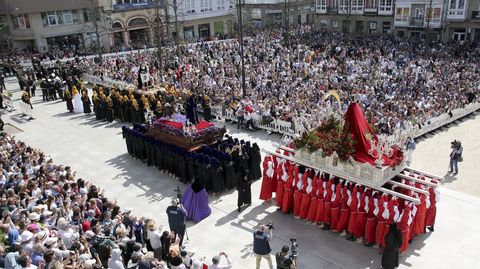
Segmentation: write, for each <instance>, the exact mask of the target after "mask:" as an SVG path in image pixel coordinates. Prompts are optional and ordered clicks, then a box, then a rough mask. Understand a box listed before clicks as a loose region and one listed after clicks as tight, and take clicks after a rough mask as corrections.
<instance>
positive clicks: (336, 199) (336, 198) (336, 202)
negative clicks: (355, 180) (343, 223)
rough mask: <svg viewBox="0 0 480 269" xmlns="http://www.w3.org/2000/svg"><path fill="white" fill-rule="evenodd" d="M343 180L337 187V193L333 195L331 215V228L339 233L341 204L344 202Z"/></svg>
mask: <svg viewBox="0 0 480 269" xmlns="http://www.w3.org/2000/svg"><path fill="white" fill-rule="evenodd" d="M342 183H343V180H339V181H338V183H337V185H336V186H335V193H334V194H333V197H332V209H331V211H332V212H331V215H332V221H331V224H330V227H331V228H332V230H333V231H338V230H337V226H338V220H339V219H340V204H341V201H342V188H343V184H342Z"/></svg>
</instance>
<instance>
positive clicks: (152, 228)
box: [147, 221, 162, 260]
mask: <svg viewBox="0 0 480 269" xmlns="http://www.w3.org/2000/svg"><path fill="white" fill-rule="evenodd" d="M161 231H162V226H160V227H158V229H157V226H156V225H155V222H154V221H151V222H149V223H148V232H147V238H148V240H149V242H150V246H151V247H152V249H153V254H154V257H155V258H156V259H159V260H160V259H162V241H161V240H160V238H161V236H162V234H161Z"/></svg>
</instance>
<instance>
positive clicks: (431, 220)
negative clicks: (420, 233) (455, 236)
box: [425, 187, 437, 227]
mask: <svg viewBox="0 0 480 269" xmlns="http://www.w3.org/2000/svg"><path fill="white" fill-rule="evenodd" d="M428 192H429V193H430V196H429V197H428V199H430V207H429V208H428V209H427V214H426V216H425V226H428V227H433V226H434V225H435V217H436V215H437V196H436V195H437V194H436V193H435V190H434V189H433V187H430V188H429V189H428Z"/></svg>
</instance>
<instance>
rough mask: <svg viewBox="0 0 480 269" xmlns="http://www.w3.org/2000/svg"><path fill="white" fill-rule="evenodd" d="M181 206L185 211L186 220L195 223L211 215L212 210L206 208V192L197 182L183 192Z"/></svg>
mask: <svg viewBox="0 0 480 269" xmlns="http://www.w3.org/2000/svg"><path fill="white" fill-rule="evenodd" d="M182 204H183V207H184V208H185V210H187V218H188V219H191V220H193V221H195V222H200V221H201V220H203V219H204V218H206V217H208V216H210V214H211V213H212V209H210V207H209V206H208V194H207V191H206V190H205V187H204V186H203V185H202V184H201V183H200V182H198V181H197V180H195V181H194V182H193V183H192V184H191V185H190V186H188V188H187V189H186V190H185V193H184V194H183V197H182Z"/></svg>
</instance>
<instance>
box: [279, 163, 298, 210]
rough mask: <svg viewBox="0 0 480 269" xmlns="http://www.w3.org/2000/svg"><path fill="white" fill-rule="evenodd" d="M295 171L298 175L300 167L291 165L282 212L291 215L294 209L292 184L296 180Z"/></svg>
mask: <svg viewBox="0 0 480 269" xmlns="http://www.w3.org/2000/svg"><path fill="white" fill-rule="evenodd" d="M295 171H297V172H296V173H298V166H297V165H294V164H291V165H290V167H289V169H288V179H287V182H286V183H285V190H284V193H283V203H282V212H283V213H289V212H290V211H292V209H293V188H292V184H293V181H294V179H295V176H294V174H295Z"/></svg>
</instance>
